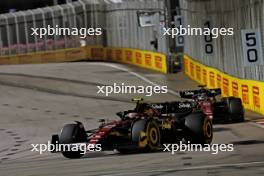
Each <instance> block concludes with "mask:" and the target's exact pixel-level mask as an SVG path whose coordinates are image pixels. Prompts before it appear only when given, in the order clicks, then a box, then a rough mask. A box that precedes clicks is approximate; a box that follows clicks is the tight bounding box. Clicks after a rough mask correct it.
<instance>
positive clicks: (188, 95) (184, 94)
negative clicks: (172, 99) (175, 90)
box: [179, 88, 221, 99]
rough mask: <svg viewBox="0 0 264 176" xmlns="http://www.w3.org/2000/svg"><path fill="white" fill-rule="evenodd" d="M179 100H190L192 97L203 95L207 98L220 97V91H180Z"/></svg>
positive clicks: (218, 89)
mask: <svg viewBox="0 0 264 176" xmlns="http://www.w3.org/2000/svg"><path fill="white" fill-rule="evenodd" d="M179 93H180V96H181V98H186V99H192V98H194V96H196V95H199V94H202V93H205V94H206V95H207V96H208V97H215V96H217V95H221V89H220V88H216V89H203V88H202V89H199V90H186V91H180V92H179Z"/></svg>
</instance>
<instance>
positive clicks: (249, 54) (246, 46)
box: [241, 30, 263, 66]
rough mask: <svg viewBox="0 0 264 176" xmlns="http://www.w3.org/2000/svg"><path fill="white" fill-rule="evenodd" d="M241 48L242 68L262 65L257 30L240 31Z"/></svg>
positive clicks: (258, 32)
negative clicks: (242, 56)
mask: <svg viewBox="0 0 264 176" xmlns="http://www.w3.org/2000/svg"><path fill="white" fill-rule="evenodd" d="M241 35H242V46H243V55H244V66H251V65H252V64H257V65H260V64H263V59H262V48H261V39H260V31H259V30H242V31H241Z"/></svg>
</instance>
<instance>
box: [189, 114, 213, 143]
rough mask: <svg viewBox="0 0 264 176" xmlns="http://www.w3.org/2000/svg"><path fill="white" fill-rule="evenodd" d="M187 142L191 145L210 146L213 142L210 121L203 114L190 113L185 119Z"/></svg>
mask: <svg viewBox="0 0 264 176" xmlns="http://www.w3.org/2000/svg"><path fill="white" fill-rule="evenodd" d="M185 126H186V128H187V140H189V141H190V142H191V143H193V144H202V145H204V144H211V142H212V140H213V125H212V121H211V120H210V119H209V118H207V117H206V116H205V115H204V114H203V113H200V112H197V113H192V114H190V115H188V116H187V117H185Z"/></svg>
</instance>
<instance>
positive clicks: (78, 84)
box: [0, 62, 264, 176]
mask: <svg viewBox="0 0 264 176" xmlns="http://www.w3.org/2000/svg"><path fill="white" fill-rule="evenodd" d="M114 82H116V83H122V82H123V83H125V84H126V85H143V86H148V85H156V84H158V85H168V87H169V89H170V93H168V94H159V95H154V96H151V97H145V99H146V100H148V101H170V100H176V99H178V97H177V94H175V92H176V91H177V90H182V89H190V88H195V87H196V84H195V83H194V82H193V81H191V80H189V79H188V78H187V77H186V76H184V75H183V74H182V73H179V74H168V75H164V74H160V73H156V72H151V71H146V70H143V69H139V68H135V67H130V66H124V65H119V64H108V63H96V62H94V63H87V62H81V63H62V64H42V65H18V66H1V67H0V112H1V117H0V141H1V142H0V175H1V176H24V175H25V176H38V175H47V176H48V175H49V176H50V175H64V176H66V175H76V176H77V175H78V176H79V175H83V176H86V175H92V176H95V175H109V176H125V175H151V176H159V175H166V176H169V175H181V176H183V175H195V176H196V175H201V176H203V175H209V176H220V175H230V176H236V175H238V176H241V175H250V176H253V175H264V150H263V149H264V128H261V126H259V125H256V124H255V123H254V122H252V121H250V120H248V121H246V122H244V123H237V124H220V125H214V140H213V143H218V144H221V143H224V144H229V143H233V144H234V149H235V150H234V151H233V152H220V153H218V154H215V155H213V154H211V153H210V152H177V153H176V154H174V155H172V154H171V153H170V152H157V153H143V154H130V155H120V154H119V153H118V152H115V151H113V152H97V153H89V154H88V155H86V156H85V157H84V158H81V159H74V160H69V159H66V158H64V157H63V156H62V155H61V154H60V153H56V154H51V153H48V152H45V153H44V154H42V155H40V154H39V153H37V152H31V149H32V146H31V144H36V143H47V141H48V140H50V136H51V134H54V133H58V132H59V131H60V129H61V127H62V126H63V124H65V123H71V122H72V121H74V120H79V121H82V122H84V125H85V127H86V128H87V129H89V128H94V127H97V126H98V119H101V118H107V119H116V118H117V117H116V116H115V113H116V112H117V111H122V110H126V109H130V108H133V107H134V105H133V103H131V102H130V99H131V98H132V97H133V96H135V95H133V94H131V95H127V94H126V95H120V94H119V95H110V96H108V97H106V96H104V95H98V94H97V91H98V89H97V87H96V86H98V85H99V86H101V85H111V84H113V83H114ZM247 118H248V119H259V118H261V116H259V115H256V114H253V113H247Z"/></svg>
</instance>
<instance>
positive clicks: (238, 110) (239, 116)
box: [223, 97, 244, 122]
mask: <svg viewBox="0 0 264 176" xmlns="http://www.w3.org/2000/svg"><path fill="white" fill-rule="evenodd" d="M223 101H224V102H225V103H226V106H227V111H228V118H229V120H230V121H232V122H243V121H244V108H243V105H242V101H241V99H240V98H235V97H227V98H224V99H223Z"/></svg>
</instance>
